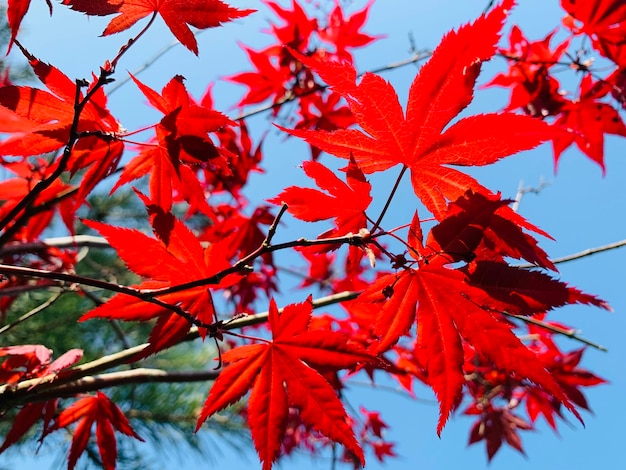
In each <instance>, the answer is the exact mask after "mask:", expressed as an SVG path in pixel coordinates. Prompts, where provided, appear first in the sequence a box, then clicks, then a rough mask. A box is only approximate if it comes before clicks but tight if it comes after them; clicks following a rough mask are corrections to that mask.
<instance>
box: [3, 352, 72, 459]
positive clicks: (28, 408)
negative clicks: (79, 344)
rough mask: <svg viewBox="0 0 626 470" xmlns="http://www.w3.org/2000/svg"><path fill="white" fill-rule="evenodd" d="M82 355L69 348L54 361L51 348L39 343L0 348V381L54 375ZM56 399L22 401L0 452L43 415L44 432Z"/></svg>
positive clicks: (18, 438) (54, 408)
mask: <svg viewBox="0 0 626 470" xmlns="http://www.w3.org/2000/svg"><path fill="white" fill-rule="evenodd" d="M82 356H83V351H82V350H81V349H70V350H69V351H67V352H65V353H64V354H62V355H61V356H59V357H58V358H57V359H55V360H54V361H51V359H52V351H51V350H50V349H48V348H46V347H45V346H43V345H41V344H34V345H30V344H23V345H20V346H7V347H3V348H0V358H1V357H6V358H7V359H5V360H3V361H2V363H1V364H0V383H9V384H10V383H17V382H19V381H21V380H26V379H29V378H36V377H45V376H47V375H51V374H58V373H60V372H62V371H63V370H64V369H67V368H69V367H71V366H73V365H74V364H76V363H77V362H78V361H79V360H80V358H81V357H82ZM56 408H57V400H56V399H53V400H46V401H42V402H39V403H28V404H26V405H25V406H24V407H23V408H22V409H21V410H20V411H19V413H18V414H17V415H16V416H15V419H14V420H13V424H12V425H11V428H10V429H9V431H8V432H7V434H6V436H5V439H4V442H3V443H2V446H1V447H0V454H1V453H2V452H4V451H5V450H6V449H8V448H9V447H10V446H11V445H13V444H15V443H16V442H18V441H19V440H20V439H21V438H22V437H23V436H24V435H25V434H26V433H27V432H28V430H29V429H30V428H31V427H32V426H33V425H34V424H35V423H36V422H37V421H38V420H39V418H42V417H43V421H44V427H43V434H44V435H45V434H46V433H47V432H48V429H49V424H50V422H51V421H52V418H53V416H54V414H55V412H56Z"/></svg>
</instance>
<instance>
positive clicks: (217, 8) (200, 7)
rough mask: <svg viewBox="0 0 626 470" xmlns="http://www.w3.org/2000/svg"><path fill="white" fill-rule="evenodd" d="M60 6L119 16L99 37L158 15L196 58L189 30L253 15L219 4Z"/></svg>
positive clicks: (95, 1) (67, 0) (76, 0)
mask: <svg viewBox="0 0 626 470" xmlns="http://www.w3.org/2000/svg"><path fill="white" fill-rule="evenodd" d="M63 3H64V4H65V5H69V6H70V7H71V8H72V9H73V10H77V11H82V12H83V13H85V14H87V15H98V16H107V15H111V14H114V13H119V15H118V16H116V17H115V18H113V19H112V20H111V22H110V23H109V24H108V25H107V27H106V29H105V30H104V32H103V33H102V34H103V35H104V36H108V35H110V34H115V33H120V32H122V31H125V30H127V29H128V28H130V27H131V26H133V25H134V24H135V23H137V21H139V20H141V19H143V18H146V17H148V16H156V14H159V15H160V16H161V18H163V21H165V24H166V25H167V27H168V28H169V29H170V31H171V32H172V34H173V35H174V36H175V37H176V39H178V40H179V41H180V42H181V44H182V45H184V46H185V47H186V48H187V49H189V50H190V51H192V52H193V53H194V54H196V55H198V43H197V41H196V38H195V36H194V34H193V32H192V31H191V29H189V26H193V27H195V28H198V29H207V28H215V27H217V26H221V25H222V23H225V22H227V21H232V20H233V19H235V18H242V17H244V16H248V15H249V14H250V13H252V12H254V10H238V9H237V8H233V7H231V6H229V5H227V4H226V3H224V2H222V1H221V0H187V1H184V2H181V1H179V0H124V1H121V0H90V1H85V0H64V1H63Z"/></svg>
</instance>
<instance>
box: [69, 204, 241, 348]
mask: <svg viewBox="0 0 626 470" xmlns="http://www.w3.org/2000/svg"><path fill="white" fill-rule="evenodd" d="M148 210H149V211H150V213H151V215H152V226H153V230H154V233H155V235H156V237H157V238H156V239H155V238H151V237H148V236H147V235H145V234H143V233H141V232H139V231H137V230H134V229H126V228H120V227H113V226H110V225H106V224H103V223H100V222H93V221H85V224H86V225H88V226H89V227H91V228H93V229H94V230H97V231H98V232H99V233H100V234H102V236H104V237H105V238H106V239H107V240H108V242H109V243H110V244H111V246H113V247H114V248H115V249H116V250H117V253H118V255H119V256H120V258H122V260H124V262H125V263H126V265H127V266H128V267H129V268H130V269H131V270H132V271H133V272H135V273H137V274H139V275H140V276H142V277H145V278H147V279H148V280H146V281H145V282H143V283H142V284H141V285H139V286H137V289H160V288H165V287H170V286H173V285H176V284H183V283H186V282H190V281H197V280H199V279H206V278H210V277H211V276H213V275H214V274H216V273H218V272H219V271H221V270H223V269H225V268H227V267H229V266H230V263H229V262H228V260H227V259H226V258H225V254H224V247H223V246H222V245H220V244H219V243H215V244H213V245H211V246H209V247H207V248H206V249H204V248H202V246H201V244H200V241H199V240H198V239H197V238H196V236H195V235H194V234H193V233H192V232H191V230H189V229H188V228H187V227H186V226H185V225H184V224H183V223H182V222H181V221H179V220H178V219H176V218H175V217H174V216H173V215H172V214H171V213H169V212H165V211H163V210H162V208H161V207H159V206H157V205H155V204H149V205H148ZM137 247H141V249H138V248H137ZM234 277H236V278H238V276H237V275H234ZM232 278H233V276H231V277H230V278H226V279H224V280H223V281H222V282H223V283H227V282H230V281H231V280H232ZM217 284H218V283H217V282H216V283H215V284H214V286H216V285H217ZM158 298H159V299H160V300H161V301H163V302H167V303H168V304H170V305H175V306H178V307H180V308H182V309H183V310H185V311H186V312H187V313H188V314H189V315H190V316H192V317H194V318H196V319H197V320H199V321H200V322H203V323H204V324H210V323H212V322H213V321H214V320H215V310H214V307H213V300H212V296H211V292H210V290H209V288H208V287H207V286H202V287H194V288H191V289H187V290H184V291H182V292H176V293H172V294H166V295H161V296H159V297H158ZM90 318H109V319H118V320H126V321H145V320H148V319H151V318H157V319H158V320H157V322H156V324H155V326H154V328H153V329H152V331H151V333H150V339H149V341H150V346H149V347H148V348H147V349H146V350H144V351H143V352H142V355H149V354H152V353H154V352H156V351H159V350H161V349H164V348H167V347H169V346H172V345H173V344H176V342H178V341H179V340H180V339H181V338H182V337H183V336H184V335H185V334H186V333H187V331H189V328H190V327H191V323H190V321H189V320H188V319H187V318H185V317H183V316H181V315H180V314H178V313H175V312H173V311H172V310H168V309H166V308H165V307H162V306H159V305H155V304H151V303H147V302H145V301H142V300H141V299H138V298H136V297H132V296H129V295H126V294H118V295H116V296H114V297H113V298H111V299H110V300H109V301H108V302H107V303H105V304H104V305H101V306H99V307H97V308H95V309H94V310H91V311H90V312H88V313H86V314H85V315H83V316H82V317H81V321H84V320H88V319H90ZM200 333H201V334H202V335H205V334H206V329H205V328H200Z"/></svg>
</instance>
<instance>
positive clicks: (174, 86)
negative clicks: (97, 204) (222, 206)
mask: <svg viewBox="0 0 626 470" xmlns="http://www.w3.org/2000/svg"><path fill="white" fill-rule="evenodd" d="M131 77H132V75H131ZM132 78H133V80H134V81H135V83H136V84H137V86H138V87H139V89H140V90H141V91H142V93H143V94H144V95H145V96H146V98H148V101H149V102H150V104H151V105H152V106H154V107H155V108H156V109H157V110H159V111H160V112H162V113H163V114H164V115H165V116H164V117H163V118H162V119H161V121H160V122H159V123H158V124H157V125H156V126H155V132H156V137H157V142H158V145H156V146H149V147H148V148H147V149H145V150H142V151H141V152H140V153H139V155H138V156H136V157H135V158H134V159H133V160H131V161H130V162H129V163H128V164H127V165H126V167H125V168H124V171H122V174H121V175H120V178H119V180H118V181H117V183H116V184H115V186H114V187H113V189H112V190H111V192H114V191H115V190H117V188H119V187H120V186H121V185H123V184H126V183H128V182H130V181H133V180H135V179H137V178H140V177H141V176H143V175H145V174H147V173H150V196H151V197H152V199H153V200H154V201H155V202H156V203H157V204H158V205H160V206H161V207H163V209H164V210H166V211H167V210H169V209H171V207H172V192H173V191H174V188H176V189H177V190H178V191H179V193H180V194H181V195H182V196H183V198H184V199H185V200H186V201H187V202H189V203H190V204H191V205H192V206H194V207H197V208H198V209H199V210H201V211H202V212H203V213H204V214H205V215H207V216H209V217H211V218H212V217H213V211H212V210H211V208H210V207H209V206H208V204H207V202H206V198H205V195H204V191H203V189H202V187H201V185H200V182H199V180H198V177H197V175H196V173H195V171H194V170H196V169H198V168H200V167H202V166H203V165H204V166H206V167H208V168H211V166H212V165H216V166H218V167H223V166H224V165H225V162H224V161H223V156H222V155H223V154H226V153H228V151H227V150H225V149H222V148H217V147H216V146H215V144H214V143H213V141H212V140H211V138H210V137H209V135H208V134H209V133H210V132H216V131H218V130H220V129H221V128H222V127H224V126H230V125H236V124H235V123H234V122H233V121H231V120H230V119H228V118H227V117H226V116H224V115H223V114H222V113H220V112H218V111H215V110H214V109H212V108H208V107H206V106H202V105H198V104H196V103H195V102H194V101H193V99H192V98H191V97H190V96H189V94H188V93H187V89H186V88H185V85H184V83H183V80H184V79H183V77H181V76H180V75H177V76H175V77H174V78H172V79H171V80H170V81H169V82H168V83H167V84H166V85H165V86H164V87H163V90H162V92H161V94H159V93H157V92H156V91H154V90H153V89H152V88H150V87H148V86H146V85H144V84H143V83H141V82H140V81H139V80H137V79H136V78H134V77H132Z"/></svg>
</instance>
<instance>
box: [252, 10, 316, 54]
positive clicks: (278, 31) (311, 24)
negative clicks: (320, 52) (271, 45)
mask: <svg viewBox="0 0 626 470" xmlns="http://www.w3.org/2000/svg"><path fill="white" fill-rule="evenodd" d="M263 3H265V5H267V6H268V7H269V8H271V9H272V10H273V11H274V13H276V15H278V16H279V17H280V18H282V19H283V20H284V22H285V24H284V26H277V25H272V33H274V36H276V39H278V43H279V44H280V45H285V46H289V47H291V48H293V49H296V50H298V51H304V50H306V48H307V46H308V43H309V39H310V37H311V34H312V33H313V32H315V31H317V28H318V26H317V20H316V19H314V18H309V17H308V16H307V14H306V12H305V11H304V9H303V8H302V6H300V4H299V3H298V2H296V0H292V2H291V6H292V10H287V9H285V8H282V7H281V6H280V5H279V4H278V3H276V2H272V1H269V0H263Z"/></svg>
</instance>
